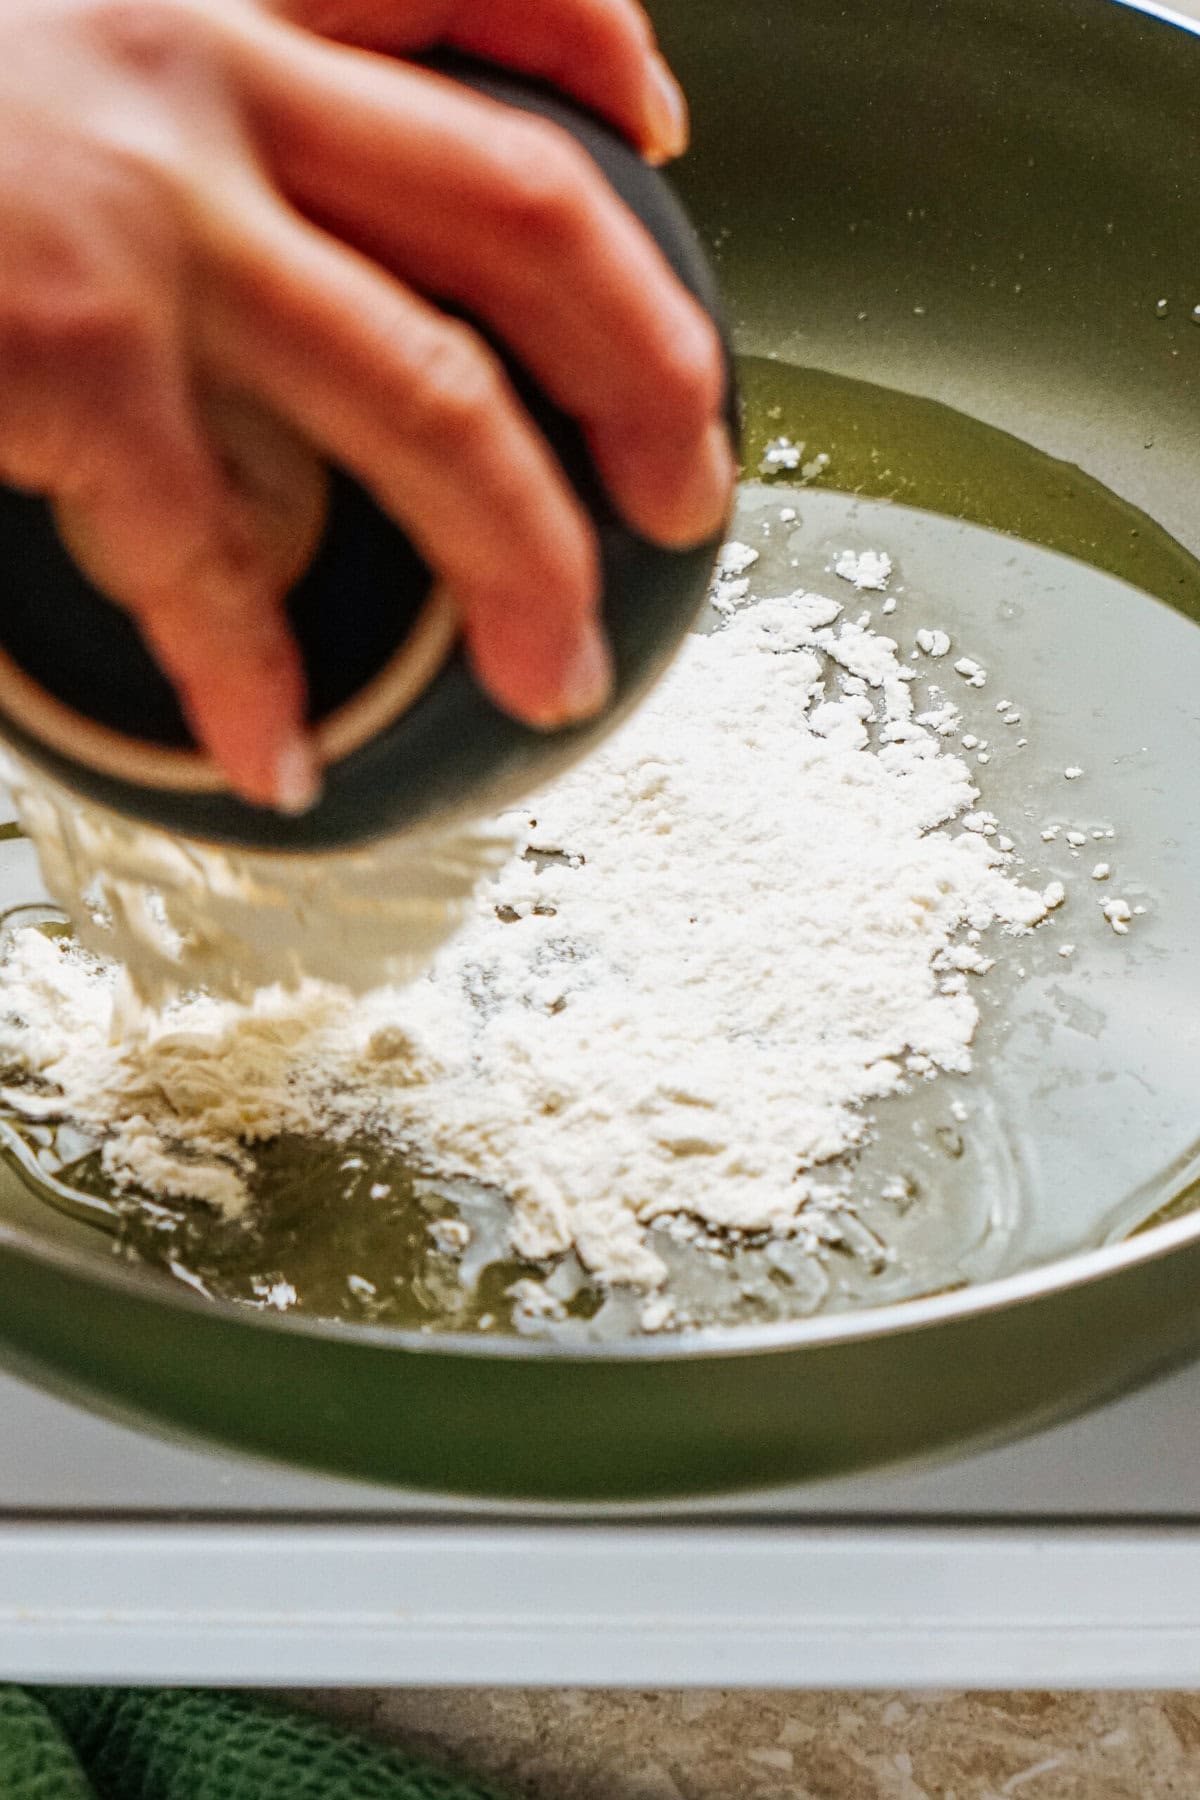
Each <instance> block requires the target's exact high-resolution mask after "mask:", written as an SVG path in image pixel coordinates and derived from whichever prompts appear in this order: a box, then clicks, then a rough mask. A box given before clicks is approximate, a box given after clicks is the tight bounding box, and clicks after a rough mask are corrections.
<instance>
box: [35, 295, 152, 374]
mask: <svg viewBox="0 0 1200 1800" xmlns="http://www.w3.org/2000/svg"><path fill="white" fill-rule="evenodd" d="M145 336H146V328H145V324H144V321H143V320H142V318H141V316H140V314H139V311H138V309H137V308H136V307H135V306H134V305H133V304H132V303H131V302H130V301H129V300H128V299H127V298H125V297H124V296H122V295H121V294H119V293H105V292H102V291H96V290H92V289H89V288H88V287H86V286H84V285H83V284H79V283H75V282H72V281H69V280H68V281H66V282H61V283H54V284H50V283H47V284H43V285H42V286H41V287H39V288H38V289H36V290H34V291H32V292H30V293H28V294H26V295H23V296H22V297H21V299H20V301H19V303H17V304H15V305H10V306H8V307H6V308H3V309H0V345H2V346H3V352H2V353H3V357H4V359H5V360H6V361H9V360H11V364H12V366H14V367H17V368H21V369H23V370H24V371H25V372H26V373H27V374H32V373H34V372H38V371H43V370H44V371H47V373H48V374H50V375H51V376H53V375H54V374H55V373H59V374H61V375H62V376H64V377H65V376H70V375H74V374H76V373H79V374H85V375H89V376H94V375H95V374H96V373H98V372H99V371H101V370H104V371H107V370H110V369H112V368H113V367H114V365H115V366H117V367H120V368H123V367H126V366H128V365H130V364H132V362H133V361H134V358H135V356H136V355H137V353H138V351H139V349H140V347H141V345H142V343H143V342H144V340H145ZM89 385H91V384H90V383H89Z"/></svg>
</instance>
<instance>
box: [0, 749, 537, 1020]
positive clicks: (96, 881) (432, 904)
mask: <svg viewBox="0 0 1200 1800" xmlns="http://www.w3.org/2000/svg"><path fill="white" fill-rule="evenodd" d="M0 774H3V776H4V778H5V781H6V785H7V786H8V789H9V791H10V793H11V794H12V797H13V804H14V806H15V807H16V811H17V816H18V818H19V819H20V821H21V824H22V825H23V826H24V828H25V830H26V831H27V832H28V834H29V836H30V837H31V838H32V839H33V841H34V843H35V844H36V846H37V852H38V860H39V862H40V864H41V869H42V878H43V880H44V881H45V883H46V887H47V890H48V891H49V893H50V894H52V895H53V897H54V898H55V900H57V901H58V902H59V904H60V905H61V906H62V908H63V909H64V911H65V912H67V913H68V914H69V916H70V918H71V921H72V924H73V926H74V928H75V931H76V933H77V935H78V937H79V939H80V941H81V942H82V943H83V944H84V945H85V946H86V947H87V948H89V949H91V950H93V951H95V952H96V953H97V954H99V955H101V956H106V957H110V958H113V959H115V960H116V961H118V962H119V963H120V964H121V965H122V968H123V969H124V971H125V974H126V988H127V990H128V993H129V996H130V997H131V998H133V999H136V1000H137V1001H138V1002H140V1003H142V1004H145V1005H162V1004H164V1003H165V1002H166V1001H168V1000H169V999H170V997H171V996H172V995H173V994H174V993H176V992H177V991H178V990H179V988H180V987H189V988H195V987H201V986H202V987H205V988H207V989H209V990H212V991H217V992H220V993H222V994H224V995H225V996H226V997H228V998H233V999H240V1000H248V999H251V998H252V997H253V995H254V994H255V993H256V992H257V991H258V990H259V989H261V988H263V987H266V986H269V985H271V984H274V983H279V984H281V985H283V986H285V987H295V986H296V985H298V984H299V983H300V982H301V981H303V980H304V979H305V978H306V977H320V978H322V979H323V980H326V981H330V982H336V983H339V984H340V985H342V986H345V987H349V988H353V989H354V990H356V991H358V992H362V991H364V990H366V989H367V988H372V987H377V986H379V985H380V984H381V983H382V982H399V981H407V980H410V979H411V978H412V977H413V976H414V975H416V974H418V973H419V972H421V971H422V970H423V969H425V968H426V967H428V965H429V963H430V961H431V960H432V958H433V955H434V953H435V952H436V951H437V950H438V949H439V948H440V947H441V945H442V944H444V943H445V941H446V939H447V938H449V937H451V936H452V935H453V934H454V932H455V931H456V930H457V929H458V927H459V926H460V925H461V924H462V922H463V920H464V918H465V917H466V916H467V914H468V912H469V911H470V909H471V906H472V904H473V899H474V895H475V893H476V890H477V889H478V887H479V884H480V882H481V881H482V880H483V879H484V878H485V877H486V876H487V875H489V874H494V873H495V872H496V870H497V869H498V868H500V867H501V865H502V864H503V863H504V862H505V860H506V859H507V858H508V857H509V856H510V855H511V854H512V850H513V846H514V837H513V834H512V832H511V831H509V832H506V831H505V830H504V828H503V827H502V826H500V825H498V824H486V825H472V824H469V823H466V824H463V825H462V826H460V827H457V828H456V829H454V830H452V831H446V830H442V831H440V832H432V831H430V832H416V833H412V834H410V835H408V836H405V837H401V838H398V839H395V840H393V841H386V840H385V841H383V842H380V843H376V844H370V845H368V846H367V847H365V848H363V849H355V850H345V851H341V852H337V853H334V854H328V855H324V856H313V855H294V856H280V855H270V854H261V853H257V852H255V851H251V850H235V849H231V848H227V847H224V846H221V845H216V844H212V845H210V844H202V843H196V842H191V841H185V840H183V839H179V838H173V837H170V836H169V835H168V834H167V833H166V832H163V831H158V830H155V829H153V828H152V827H150V826H146V825H142V824H140V823H139V822H138V820H136V819H132V818H127V817H125V816H123V815H122V814H119V813H116V812H112V811H110V810H109V809H108V808H107V807H103V806H98V805H95V804H94V803H92V802H91V801H87V800H83V799H81V798H80V797H78V796H77V795H75V794H72V793H70V792H69V791H68V790H67V789H65V788H63V787H62V786H60V784H59V783H57V782H56V781H54V780H53V779H52V778H50V777H48V776H45V775H43V774H41V773H40V771H38V770H37V769H35V768H34V767H32V766H31V765H29V764H26V763H25V762H24V761H23V760H21V759H19V758H17V757H15V756H14V755H13V754H12V753H11V752H10V753H8V754H7V755H6V757H5V759H4V764H3V767H2V768H0ZM81 896H82V898H83V903H82V904H81Z"/></svg>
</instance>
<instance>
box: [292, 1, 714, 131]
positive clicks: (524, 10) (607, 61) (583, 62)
mask: <svg viewBox="0 0 1200 1800" xmlns="http://www.w3.org/2000/svg"><path fill="white" fill-rule="evenodd" d="M272 10H273V11H274V12H275V13H277V14H278V15H279V16H280V17H282V18H285V19H288V20H290V21H291V22H292V23H293V24H295V25H301V26H304V27H306V28H307V29H308V30H310V31H315V32H318V33H319V34H320V35H321V36H323V37H330V38H335V39H337V40H338V41H339V42H342V43H346V44H355V45H358V46H360V47H362V48H364V49H369V50H380V51H384V52H389V53H391V54H393V55H405V54H407V55H412V54H413V53H414V52H418V51H423V50H431V49H434V48H436V47H438V46H445V47H448V48H451V49H456V50H462V51H465V52H467V53H468V54H469V55H472V56H479V57H483V58H485V59H486V60H488V61H491V62H495V63H500V64H502V65H504V66H505V67H507V68H510V69H516V70H519V71H520V72H521V73H523V74H526V75H533V76H536V77H537V78H538V79H539V80H542V81H545V82H548V83H549V84H550V85H551V86H553V87H557V88H561V89H562V90H563V91H564V92H565V93H568V94H571V95H572V96H573V97H574V98H575V99H576V100H579V101H580V102H581V103H582V104H583V105H584V106H586V107H588V108H590V109H591V111H593V112H597V113H599V114H600V115H601V116H602V117H603V118H606V119H608V120H609V122H610V123H611V124H613V125H615V126H616V127H617V129H618V130H619V131H621V132H622V133H623V134H624V136H626V137H627V138H629V139H630V140H631V141H632V142H633V143H634V144H635V145H636V146H637V148H638V149H639V150H641V151H642V152H643V153H644V154H645V155H646V156H647V157H649V158H650V160H651V161H653V162H668V161H670V160H671V158H673V157H676V156H681V155H682V154H683V152H684V150H685V149H686V148H687V141H688V109H687V101H686V100H685V98H684V95H683V90H682V89H681V88H680V86H679V83H678V82H677V81H676V79H675V77H674V75H672V73H671V70H670V69H669V67H668V66H667V63H666V62H665V61H664V59H663V57H662V55H661V54H660V52H659V50H658V46H657V44H656V43H655V39H654V32H653V29H652V27H651V24H650V21H649V19H648V18H647V16H646V14H645V12H644V11H643V9H642V7H641V6H639V5H638V4H637V3H636V0H408V4H404V5H397V4H396V0H274V3H273V7H272Z"/></svg>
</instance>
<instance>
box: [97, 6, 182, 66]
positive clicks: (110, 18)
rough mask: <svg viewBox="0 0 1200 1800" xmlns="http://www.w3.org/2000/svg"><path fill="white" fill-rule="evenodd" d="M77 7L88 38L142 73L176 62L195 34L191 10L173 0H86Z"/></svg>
mask: <svg viewBox="0 0 1200 1800" xmlns="http://www.w3.org/2000/svg"><path fill="white" fill-rule="evenodd" d="M81 11H82V19H81V23H82V24H83V26H84V29H85V30H86V32H87V34H88V36H89V37H90V39H91V41H92V42H93V43H94V44H97V45H98V46H99V47H100V48H101V49H102V50H104V51H105V52H106V53H107V54H108V55H109V56H112V57H115V58H116V59H117V60H118V61H119V62H120V63H122V64H123V65H124V66H125V67H127V68H129V69H131V70H133V71H135V72H138V73H141V74H145V75H154V74H158V73H160V72H161V71H162V70H163V69H164V68H167V67H169V66H171V65H173V64H174V63H175V62H177V61H178V59H179V57H180V56H181V54H183V53H185V52H189V51H190V49H191V47H192V42H193V39H194V37H195V30H194V24H193V19H192V15H191V12H190V10H189V9H188V8H187V7H184V6H180V5H178V4H177V0H86V3H85V4H84V6H83V7H82V9H81Z"/></svg>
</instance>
